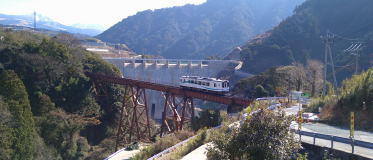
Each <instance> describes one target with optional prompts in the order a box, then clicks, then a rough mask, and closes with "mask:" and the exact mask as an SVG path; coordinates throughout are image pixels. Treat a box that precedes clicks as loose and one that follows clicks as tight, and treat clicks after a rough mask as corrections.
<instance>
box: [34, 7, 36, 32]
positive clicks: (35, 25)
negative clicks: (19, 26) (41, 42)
mask: <svg viewBox="0 0 373 160" xmlns="http://www.w3.org/2000/svg"><path fill="white" fill-rule="evenodd" d="M34 31H36V11H34Z"/></svg>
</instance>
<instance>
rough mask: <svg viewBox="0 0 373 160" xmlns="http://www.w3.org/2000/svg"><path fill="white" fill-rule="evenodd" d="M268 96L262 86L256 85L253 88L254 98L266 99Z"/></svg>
mask: <svg viewBox="0 0 373 160" xmlns="http://www.w3.org/2000/svg"><path fill="white" fill-rule="evenodd" d="M267 96H268V91H267V90H266V89H264V87H263V86H262V85H260V84H259V85H257V86H256V87H255V94H254V97H267Z"/></svg>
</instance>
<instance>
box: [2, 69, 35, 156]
mask: <svg viewBox="0 0 373 160" xmlns="http://www.w3.org/2000/svg"><path fill="white" fill-rule="evenodd" d="M0 95H1V96H3V97H4V101H5V103H7V104H8V108H9V111H10V113H11V114H12V116H13V122H14V126H15V127H14V128H13V129H12V136H13V137H14V138H13V139H12V145H11V146H12V149H13V150H14V152H12V154H11V156H10V157H11V159H32V158H33V153H34V143H33V141H34V137H35V134H36V132H35V128H34V120H33V117H32V112H31V107H30V103H29V100H28V94H27V92H26V88H25V86H24V85H23V82H22V81H21V80H20V79H19V78H18V76H17V74H16V73H15V72H13V71H2V72H1V73H0Z"/></svg>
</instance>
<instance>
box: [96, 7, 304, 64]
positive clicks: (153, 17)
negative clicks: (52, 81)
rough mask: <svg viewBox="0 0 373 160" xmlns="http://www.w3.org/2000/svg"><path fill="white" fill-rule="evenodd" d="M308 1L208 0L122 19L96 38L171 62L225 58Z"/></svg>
mask: <svg viewBox="0 0 373 160" xmlns="http://www.w3.org/2000/svg"><path fill="white" fill-rule="evenodd" d="M303 1H304V0H208V1H207V2H206V3H204V4H201V5H185V6H182V7H173V8H165V9H157V10H154V11H151V10H147V11H143V12H139V13H137V14H136V15H134V16H130V17H128V18H125V19H123V20H122V21H121V22H119V23H117V24H115V25H114V26H112V27H111V28H109V29H108V30H106V31H105V32H103V33H102V34H100V35H98V36H97V38H99V39H101V40H103V41H106V42H111V43H124V44H127V45H128V46H129V47H130V48H131V49H133V50H134V51H135V52H136V53H145V54H153V55H161V56H163V57H166V58H194V59H201V58H206V57H208V56H213V55H218V56H223V55H224V54H227V53H228V52H230V51H231V50H232V49H233V48H234V47H236V46H238V45H241V44H242V43H244V42H245V41H247V40H249V39H250V38H251V37H253V36H255V35H256V34H259V33H262V32H264V31H266V30H268V29H270V28H272V27H273V26H275V25H277V24H278V23H279V22H280V21H281V20H283V19H284V18H286V17H287V16H289V15H291V14H292V11H293V9H294V8H295V6H296V5H298V4H300V3H302V2H303Z"/></svg>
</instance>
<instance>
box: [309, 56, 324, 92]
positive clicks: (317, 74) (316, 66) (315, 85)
mask: <svg viewBox="0 0 373 160" xmlns="http://www.w3.org/2000/svg"><path fill="white" fill-rule="evenodd" d="M322 69H323V64H322V63H321V62H320V61H317V60H308V61H307V80H308V82H309V83H310V84H311V96H315V95H316V93H318V91H320V89H321V88H322V79H323V74H322Z"/></svg>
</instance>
